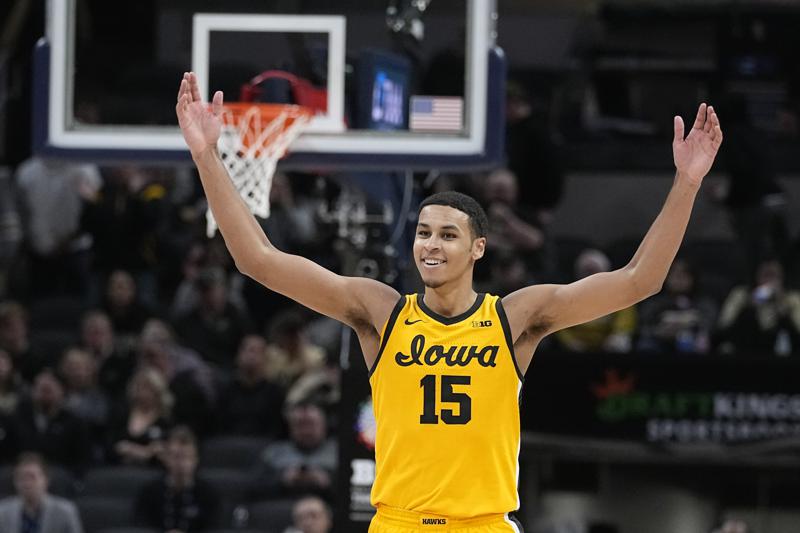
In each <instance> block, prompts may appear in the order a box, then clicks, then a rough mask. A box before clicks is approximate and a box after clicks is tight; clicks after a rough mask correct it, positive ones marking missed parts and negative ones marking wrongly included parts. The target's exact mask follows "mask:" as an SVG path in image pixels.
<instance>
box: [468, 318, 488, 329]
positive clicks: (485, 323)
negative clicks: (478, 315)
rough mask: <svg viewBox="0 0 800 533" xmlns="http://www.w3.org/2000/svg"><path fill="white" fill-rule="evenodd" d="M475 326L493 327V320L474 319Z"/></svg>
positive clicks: (473, 325) (473, 324)
mask: <svg viewBox="0 0 800 533" xmlns="http://www.w3.org/2000/svg"><path fill="white" fill-rule="evenodd" d="M472 327H473V328H490V327H492V321H491V320H473V321H472Z"/></svg>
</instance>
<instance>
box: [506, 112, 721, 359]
mask: <svg viewBox="0 0 800 533" xmlns="http://www.w3.org/2000/svg"><path fill="white" fill-rule="evenodd" d="M674 132H675V137H674V139H673V142H672V153H673V157H674V161H675V167H676V169H677V172H676V174H675V181H674V182H673V185H672V189H671V190H670V192H669V195H668V196H667V200H666V202H665V203H664V207H663V208H662V209H661V213H660V214H659V215H658V217H657V218H656V220H655V222H653V225H652V226H651V227H650V230H649V231H648V232H647V234H646V235H645V237H644V239H643V240H642V243H641V245H640V246H639V249H638V250H637V251H636V254H634V256H633V258H632V259H631V261H630V262H629V263H628V264H627V265H626V266H624V267H623V268H620V269H619V270H615V271H613V272H603V273H600V274H595V275H593V276H589V277H586V278H584V279H581V280H579V281H576V282H574V283H570V284H568V285H534V286H531V287H526V288H524V289H521V290H518V291H516V292H514V293H512V294H510V295H508V296H507V297H506V298H504V299H503V305H504V307H505V309H506V313H507V314H508V319H509V323H510V326H511V333H512V337H513V338H514V340H515V341H516V340H517V339H518V338H520V336H522V335H523V334H526V336H528V337H535V338H537V339H538V338H541V337H542V336H544V335H546V334H548V333H552V332H554V331H557V330H559V329H562V328H566V327H569V326H573V325H575V324H580V323H583V322H588V321H590V320H594V319H595V318H599V317H601V316H604V315H607V314H609V313H613V312H614V311H618V310H620V309H624V308H626V307H630V306H631V305H633V304H635V303H637V302H639V301H641V300H644V299H645V298H647V297H648V296H651V295H653V294H655V293H657V292H658V291H660V290H661V286H662V284H663V283H664V280H665V279H666V277H667V272H668V271H669V267H670V265H671V264H672V261H673V259H674V258H675V254H676V253H677V252H678V248H679V247H680V244H681V241H682V240H683V235H684V233H685V232H686V226H687V224H688V222H689V216H690V215H691V212H692V206H693V205H694V200H695V197H696V195H697V191H698V190H699V189H700V184H701V183H702V181H703V178H704V177H705V175H706V174H707V173H708V171H709V170H710V169H711V165H712V163H713V162H714V158H715V157H716V155H717V151H718V150H719V147H720V144H721V143H722V130H721V129H720V125H719V119H718V118H717V115H716V113H715V112H714V109H713V108H712V107H710V106H706V104H701V105H700V108H699V109H698V111H697V117H696V118H695V121H694V125H693V126H692V130H691V131H690V132H689V135H688V136H686V138H685V139H684V136H683V135H684V126H683V120H682V119H681V117H675V120H674ZM531 355H532V354H531ZM520 363H521V364H522V363H523V361H520ZM524 364H525V366H527V362H524Z"/></svg>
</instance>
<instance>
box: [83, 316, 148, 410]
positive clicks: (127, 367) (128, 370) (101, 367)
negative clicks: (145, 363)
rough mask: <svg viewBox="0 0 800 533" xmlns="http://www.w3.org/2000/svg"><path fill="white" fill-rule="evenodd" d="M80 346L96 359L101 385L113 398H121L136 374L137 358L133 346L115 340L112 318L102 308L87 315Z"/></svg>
mask: <svg viewBox="0 0 800 533" xmlns="http://www.w3.org/2000/svg"><path fill="white" fill-rule="evenodd" d="M81 347H82V348H83V349H84V350H86V351H87V352H89V353H90V354H91V355H92V356H93V358H94V360H95V364H96V365H97V369H98V371H97V381H98V383H99V385H100V387H101V388H102V389H103V390H104V391H105V392H106V394H108V397H109V398H110V399H111V400H112V401H114V400H121V399H122V397H124V394H125V387H126V386H127V384H128V381H129V380H130V378H131V376H132V375H133V370H134V367H135V361H134V359H133V357H132V356H131V350H130V347H126V346H124V343H118V342H117V341H116V338H115V337H114V328H113V326H112V325H111V320H110V319H109V318H108V315H107V314H105V313H104V312H103V311H89V312H88V313H86V314H85V315H84V317H83V320H82V321H81Z"/></svg>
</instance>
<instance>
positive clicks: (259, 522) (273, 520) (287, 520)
mask: <svg viewBox="0 0 800 533" xmlns="http://www.w3.org/2000/svg"><path fill="white" fill-rule="evenodd" d="M293 506H294V500H265V501H260V502H256V503H252V504H250V522H249V523H248V526H249V527H251V528H256V529H258V530H259V531H261V530H267V531H270V532H274V533H282V532H283V530H284V529H286V528H287V527H289V526H290V525H291V524H292V507H293Z"/></svg>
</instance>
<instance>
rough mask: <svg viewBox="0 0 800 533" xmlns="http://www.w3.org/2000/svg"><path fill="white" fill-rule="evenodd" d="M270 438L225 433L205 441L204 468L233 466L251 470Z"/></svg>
mask: <svg viewBox="0 0 800 533" xmlns="http://www.w3.org/2000/svg"><path fill="white" fill-rule="evenodd" d="M267 444H269V439H266V438H257V437H245V436H239V435H225V436H220V437H214V438H211V439H208V440H207V441H206V442H204V443H203V446H202V451H201V456H200V463H201V464H202V465H203V467H204V468H232V469H237V470H243V471H244V470H247V471H249V470H250V469H251V468H252V467H253V465H254V464H255V463H256V461H257V460H258V457H259V455H260V454H261V451H262V450H263V449H264V448H265V447H266V446H267Z"/></svg>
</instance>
